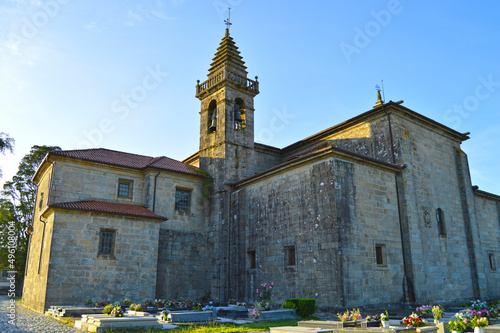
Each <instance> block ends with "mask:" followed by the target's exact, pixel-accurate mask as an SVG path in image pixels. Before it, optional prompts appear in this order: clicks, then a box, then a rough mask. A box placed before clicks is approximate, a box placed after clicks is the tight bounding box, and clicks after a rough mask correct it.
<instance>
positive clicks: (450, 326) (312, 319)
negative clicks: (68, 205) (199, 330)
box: [46, 293, 500, 333]
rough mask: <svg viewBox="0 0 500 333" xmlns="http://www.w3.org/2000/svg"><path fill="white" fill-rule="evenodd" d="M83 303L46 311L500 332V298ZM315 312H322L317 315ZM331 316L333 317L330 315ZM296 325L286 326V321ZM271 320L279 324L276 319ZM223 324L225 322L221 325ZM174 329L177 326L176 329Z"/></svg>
mask: <svg viewBox="0 0 500 333" xmlns="http://www.w3.org/2000/svg"><path fill="white" fill-rule="evenodd" d="M88 303H89V304H87V305H83V306H67V305H65V306H51V307H50V308H49V309H48V311H47V312H46V315H50V316H53V317H55V318H65V317H73V318H76V321H75V327H76V328H79V329H82V330H84V331H87V332H114V331H123V330H129V329H132V330H140V331H147V330H151V331H152V332H153V331H159V330H171V329H176V328H178V327H192V326H193V325H198V326H200V325H207V324H217V323H218V324H221V325H223V324H227V323H230V324H236V325H241V326H242V327H245V325H249V324H251V323H255V322H266V323H269V331H268V332H270V333H300V332H314V333H364V332H366V333H370V332H372V333H378V332H380V333H402V332H403V331H404V332H408V333H461V332H462V333H464V332H474V333H500V319H499V315H500V301H498V302H489V303H486V302H481V301H479V300H478V301H473V302H471V303H470V304H461V305H460V306H457V307H448V308H443V307H442V306H441V305H434V306H431V305H420V306H418V307H416V308H414V309H407V310H405V311H406V312H411V314H408V315H406V316H404V317H401V316H400V314H401V309H399V310H398V311H396V310H394V309H391V311H389V310H385V311H382V313H377V312H375V310H366V309H363V310H360V309H359V308H356V309H355V308H353V309H346V310H345V311H340V312H338V313H330V316H329V317H330V319H325V318H327V317H328V316H327V315H326V313H325V312H322V313H321V315H320V314H319V313H316V304H315V300H314V299H300V298H296V299H289V300H287V301H285V302H284V303H283V304H281V308H278V307H279V306H278V305H277V304H272V303H271V293H267V294H266V293H264V294H263V295H262V297H260V299H259V301H258V302H256V303H246V302H236V301H234V300H232V301H230V303H231V304H219V303H218V302H213V301H210V302H205V303H201V302H200V303H197V302H193V301H192V300H189V299H180V300H158V299H157V300H152V299H147V300H145V301H144V302H142V303H132V301H130V300H129V299H125V300H123V301H122V302H115V303H110V302H109V301H106V300H104V301H99V302H96V303H92V304H91V302H90V300H89V302H88ZM316 315H318V316H320V317H321V318H318V317H317V316H316ZM332 318H334V319H333V320H332ZM285 320H288V321H286V322H289V323H294V324H293V325H288V326H282V323H283V322H285ZM273 322H276V323H280V325H273ZM221 327H223V326H221ZM174 332H175V330H174Z"/></svg>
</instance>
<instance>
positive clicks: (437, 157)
mask: <svg viewBox="0 0 500 333" xmlns="http://www.w3.org/2000/svg"><path fill="white" fill-rule="evenodd" d="M247 74H248V73H247V71H246V67H245V66H244V62H243V60H242V57H241V56H240V53H239V51H238V49H237V47H236V45H235V43H234V41H233V39H232V37H230V36H229V32H228V31H226V36H225V37H224V38H223V39H222V42H221V44H220V46H219V48H218V49H217V53H216V55H215V58H214V59H213V62H212V64H211V67H210V69H209V74H208V77H207V80H206V81H204V82H202V83H200V81H198V83H197V85H196V97H197V98H199V99H200V102H201V107H200V110H201V111H200V149H199V151H198V152H197V153H195V154H192V155H191V156H190V157H188V158H187V159H186V160H184V161H183V162H178V161H173V160H171V159H168V158H166V157H157V158H151V157H146V156H141V155H133V154H127V153H121V152H113V151H107V150H103V149H95V150H92V149H91V150H84V151H63V152H61V153H51V154H49V155H48V156H47V158H46V160H45V161H44V163H43V164H42V165H41V167H40V169H39V170H38V172H37V174H36V176H35V179H34V180H35V182H36V183H37V184H38V195H37V205H36V206H37V207H36V210H35V214H34V216H35V218H34V221H33V226H34V232H33V234H32V236H31V241H30V250H29V251H30V252H29V258H28V270H27V275H26V278H25V281H26V285H25V295H24V300H25V302H26V303H27V304H28V305H29V306H31V307H33V308H34V309H36V310H37V311H43V309H44V308H47V307H48V306H49V305H51V304H55V303H59V304H60V303H70V302H75V301H77V302H84V301H86V298H89V297H91V298H93V299H97V298H110V299H120V298H123V297H130V298H132V299H137V300H141V299H143V298H146V297H156V298H178V297H189V298H193V299H196V298H199V297H201V296H203V295H206V294H208V293H210V294H211V295H212V298H214V299H216V300H221V301H224V300H227V299H228V298H237V299H239V300H255V296H256V295H255V289H257V288H258V287H259V286H260V284H261V283H266V282H267V283H270V282H274V289H273V291H274V292H273V294H274V299H273V301H274V302H275V303H280V302H282V301H284V300H285V299H287V298H290V297H307V298H315V299H316V300H317V305H318V306H319V307H329V308H332V307H335V308H345V307H357V306H375V305H387V304H394V303H406V304H408V303H410V304H416V303H431V302H440V303H446V302H448V301H451V300H452V299H454V300H457V299H463V300H466V299H479V298H483V299H486V298H498V297H500V287H499V286H500V283H499V281H500V272H499V270H498V269H497V262H496V261H497V260H498V257H499V254H500V250H499V248H500V246H499V245H500V197H499V196H497V195H494V194H490V193H486V192H483V191H480V190H479V189H477V188H474V187H473V186H472V184H471V179H470V174H469V168H468V163H467V156H466V154H465V153H464V152H463V151H462V150H461V143H462V142H463V141H464V140H467V139H469V137H468V136H467V134H462V133H459V132H457V131H455V130H453V129H451V128H448V127H446V126H444V125H442V124H440V123H437V122H436V121H434V120H432V119H429V118H427V117H425V116H423V115H421V114H419V113H417V112H415V111H413V110H410V109H408V108H406V107H404V106H402V105H401V102H392V101H389V102H388V103H383V102H382V101H381V100H379V101H378V102H377V106H376V107H374V108H373V109H371V110H369V111H366V112H364V113H361V114H359V115H358V116H356V117H354V118H352V119H349V120H347V121H345V122H343V123H341V124H338V125H336V126H333V127H330V128H328V129H326V130H324V131H322V132H319V133H317V134H314V135H312V136H310V137H308V138H305V139H303V140H300V141H299V142H297V143H294V144H292V145H290V146H288V147H285V148H283V149H279V148H276V147H270V146H266V145H263V144H259V143H255V142H254V116H255V112H256V110H255V109H254V101H253V98H254V97H255V96H256V95H257V94H258V93H259V82H258V80H257V77H256V78H255V80H251V79H248V78H247ZM198 167H199V168H200V169H202V170H205V171H207V172H208V173H209V174H210V177H208V176H206V175H205V174H204V172H203V171H201V170H200V169H198ZM209 185H211V191H209V190H208V188H209V187H210V186H209ZM121 186H123V187H124V188H126V189H127V191H129V192H126V193H127V195H125V196H124V195H119V194H120V188H121ZM179 193H180V194H182V195H180V196H179ZM187 198H188V199H187ZM89 207H90V208H89ZM108 229H111V230H113V232H114V233H115V242H114V245H113V246H114V248H113V255H112V256H103V255H102V254H100V251H101V247H102V244H103V242H102V239H101V238H100V235H101V232H102V230H108ZM67 272H70V274H67Z"/></svg>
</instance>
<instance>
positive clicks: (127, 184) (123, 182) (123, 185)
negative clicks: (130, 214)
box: [118, 179, 133, 199]
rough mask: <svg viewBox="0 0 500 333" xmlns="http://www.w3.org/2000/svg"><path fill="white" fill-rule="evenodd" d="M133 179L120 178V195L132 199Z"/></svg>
mask: <svg viewBox="0 0 500 333" xmlns="http://www.w3.org/2000/svg"><path fill="white" fill-rule="evenodd" d="M132 188H133V181H132V180H130V179H119V180H118V197H119V198H129V199H132Z"/></svg>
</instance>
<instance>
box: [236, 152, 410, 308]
mask: <svg viewBox="0 0 500 333" xmlns="http://www.w3.org/2000/svg"><path fill="white" fill-rule="evenodd" d="M394 186H395V185H394V172H393V171H392V172H388V171H386V170H383V169H379V168H373V167H370V166H366V165H361V164H356V163H353V162H349V161H345V160H340V159H336V158H325V159H323V160H321V161H315V162H311V163H307V164H304V165H297V166H294V167H292V166H290V167H289V168H287V169H286V170H285V169H284V170H282V171H281V172H279V173H276V174H273V175H272V176H269V177H266V178H265V180H259V181H256V182H254V183H250V184H247V185H245V186H244V187H242V188H240V189H238V190H237V191H236V192H234V193H233V195H232V198H231V200H232V207H233V208H232V213H231V216H232V221H231V225H230V230H231V235H230V237H231V253H230V263H231V282H230V297H234V298H240V299H241V298H250V299H254V298H255V289H257V288H259V287H260V285H261V284H262V283H266V282H267V283H270V282H274V284H275V288H274V289H273V294H274V299H273V300H274V302H276V303H279V302H282V301H284V300H285V299H287V298H290V297H312V298H315V299H316V300H317V304H318V306H319V307H344V306H354V305H356V306H362V305H369V304H386V303H389V302H399V301H401V299H402V298H403V288H402V286H403V273H402V271H403V269H402V267H403V260H402V256H401V241H400V233H399V225H398V218H397V216H398V213H397V205H396V202H397V201H396V196H395V188H394ZM376 244H379V245H383V246H384V249H385V253H386V260H387V261H386V263H385V265H377V263H376V260H375V246H376ZM290 249H293V250H294V251H295V265H289V264H290V262H289V258H288V256H289V255H290ZM253 253H255V268H251V266H250V265H251V263H250V262H249V261H250V260H251V259H250V257H251V256H252V255H253ZM379 266H380V267H379ZM243 272H245V273H243Z"/></svg>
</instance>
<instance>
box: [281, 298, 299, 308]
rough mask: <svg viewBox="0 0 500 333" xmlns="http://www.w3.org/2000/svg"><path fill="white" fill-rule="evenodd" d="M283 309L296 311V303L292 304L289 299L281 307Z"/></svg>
mask: <svg viewBox="0 0 500 333" xmlns="http://www.w3.org/2000/svg"><path fill="white" fill-rule="evenodd" d="M281 307H282V308H283V309H295V308H296V306H295V302H292V301H291V300H289V299H287V300H286V301H285V302H283V305H281Z"/></svg>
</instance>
